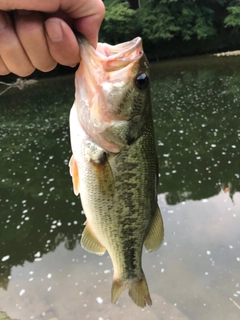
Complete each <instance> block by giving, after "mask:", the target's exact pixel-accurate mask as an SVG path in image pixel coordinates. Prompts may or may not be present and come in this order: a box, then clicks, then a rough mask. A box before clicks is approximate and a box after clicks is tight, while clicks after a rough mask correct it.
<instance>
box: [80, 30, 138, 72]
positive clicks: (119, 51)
mask: <svg viewBox="0 0 240 320" xmlns="http://www.w3.org/2000/svg"><path fill="white" fill-rule="evenodd" d="M78 43H79V46H80V52H81V59H82V61H84V63H87V64H88V66H90V65H92V66H93V67H94V68H95V67H98V68H99V67H100V66H101V69H103V70H102V71H105V72H112V71H117V70H120V69H122V68H125V67H126V66H128V65H129V64H132V62H135V61H137V60H139V59H140V58H141V57H142V55H143V49H142V39H141V38H140V37H137V38H134V39H133V40H131V41H127V42H123V43H120V44H117V45H109V44H107V43H98V46H97V48H96V50H95V49H94V48H93V47H92V46H91V45H90V44H89V43H88V42H87V40H86V39H85V38H84V37H83V36H78Z"/></svg>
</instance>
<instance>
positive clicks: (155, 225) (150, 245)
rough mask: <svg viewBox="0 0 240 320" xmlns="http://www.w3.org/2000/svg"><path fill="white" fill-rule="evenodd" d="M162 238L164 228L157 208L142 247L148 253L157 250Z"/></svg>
mask: <svg viewBox="0 0 240 320" xmlns="http://www.w3.org/2000/svg"><path fill="white" fill-rule="evenodd" d="M163 238H164V227H163V220H162V215H161V212H160V209H159V207H158V206H157V208H156V211H155V214H154V216H153V220H152V224H151V227H150V230H149V232H148V234H147V237H146V239H145V242H144V245H145V247H146V249H147V250H148V251H153V250H157V249H158V248H159V247H160V246H161V244H162V241H163Z"/></svg>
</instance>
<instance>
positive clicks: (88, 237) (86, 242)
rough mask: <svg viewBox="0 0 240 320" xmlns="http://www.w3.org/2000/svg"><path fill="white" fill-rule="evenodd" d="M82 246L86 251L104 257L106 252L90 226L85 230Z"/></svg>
mask: <svg viewBox="0 0 240 320" xmlns="http://www.w3.org/2000/svg"><path fill="white" fill-rule="evenodd" d="M81 246H82V247H83V248H84V249H85V250H87V251H89V252H91V253H96V254H99V255H103V254H104V253H105V251H106V248H105V247H104V246H103V245H102V244H101V243H100V242H99V241H98V239H97V237H96V235H95V234H94V232H93V231H92V229H91V227H90V226H89V224H87V225H86V227H85V228H84V230H83V233H82V239H81Z"/></svg>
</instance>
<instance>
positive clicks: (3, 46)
mask: <svg viewBox="0 0 240 320" xmlns="http://www.w3.org/2000/svg"><path fill="white" fill-rule="evenodd" d="M12 10H14V11H12ZM8 11H10V13H9V12H8ZM104 14H105V9H104V5H103V2H102V1H101V0H40V1H39V0H31V1H30V0H21V1H19V0H0V76H1V75H6V74H8V73H10V72H12V73H15V74H17V75H19V76H22V77H24V76H28V75H30V74H31V73H32V72H33V71H34V70H35V69H39V70H41V71H44V72H47V71H50V70H52V69H54V68H55V66H56V64H57V63H60V64H62V65H66V66H74V65H76V64H77V63H78V62H79V60H80V52H79V45H78V43H77V40H76V37H75V35H74V33H73V31H72V28H73V29H75V30H77V31H78V32H80V33H82V34H83V35H84V36H85V37H86V38H87V39H88V41H89V43H90V44H91V45H92V46H94V47H96V45H97V41H98V32H99V28H100V25H101V22H102V20H103V17H104Z"/></svg>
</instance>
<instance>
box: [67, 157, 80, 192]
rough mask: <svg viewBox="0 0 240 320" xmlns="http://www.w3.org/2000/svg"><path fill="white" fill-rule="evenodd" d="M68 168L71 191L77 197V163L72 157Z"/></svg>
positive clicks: (78, 189)
mask: <svg viewBox="0 0 240 320" xmlns="http://www.w3.org/2000/svg"><path fill="white" fill-rule="evenodd" d="M69 168H70V175H71V176H72V182H73V191H74V193H75V195H76V196H77V195H78V194H79V193H80V180H79V174H78V167H77V162H76V160H75V159H74V157H73V155H72V156H71V159H70V161H69Z"/></svg>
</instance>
